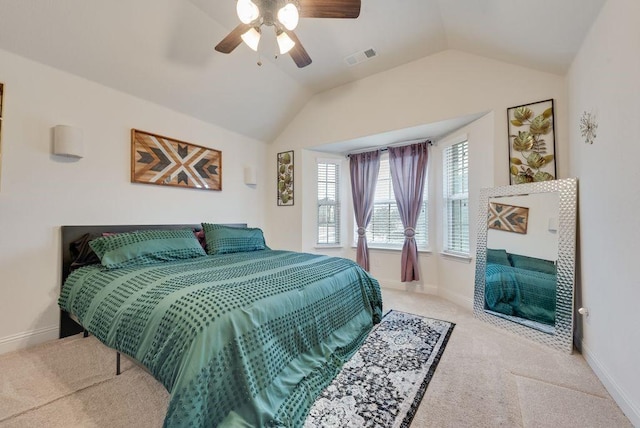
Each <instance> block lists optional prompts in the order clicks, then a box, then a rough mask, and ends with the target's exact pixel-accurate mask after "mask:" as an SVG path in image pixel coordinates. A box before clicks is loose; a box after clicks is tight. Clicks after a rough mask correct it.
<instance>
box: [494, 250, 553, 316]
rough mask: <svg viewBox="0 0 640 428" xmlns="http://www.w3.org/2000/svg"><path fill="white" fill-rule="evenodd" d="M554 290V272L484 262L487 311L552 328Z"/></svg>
mask: <svg viewBox="0 0 640 428" xmlns="http://www.w3.org/2000/svg"><path fill="white" fill-rule="evenodd" d="M554 269H555V267H554ZM556 288H557V276H556V274H555V272H552V271H550V270H547V271H540V270H533V269H531V268H529V269H525V268H521V267H516V266H511V265H506V264H500V263H492V262H490V261H489V259H488V260H487V267H486V278H485V304H486V309H489V310H491V311H494V312H497V313H499V314H505V315H510V316H515V317H518V318H524V319H527V320H531V321H535V322H539V323H542V324H546V325H550V326H553V325H554V324H555V319H556Z"/></svg>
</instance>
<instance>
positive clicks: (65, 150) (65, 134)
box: [53, 125, 84, 159]
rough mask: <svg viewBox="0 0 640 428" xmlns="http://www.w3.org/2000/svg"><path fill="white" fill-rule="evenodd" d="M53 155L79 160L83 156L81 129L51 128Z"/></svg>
mask: <svg viewBox="0 0 640 428" xmlns="http://www.w3.org/2000/svg"><path fill="white" fill-rule="evenodd" d="M53 154H54V155H58V156H65V157H68V158H76V159H81V158H82V157H83V156H84V143H83V141H82V129H80V128H76V127H73V126H69V125H56V127H55V128H53Z"/></svg>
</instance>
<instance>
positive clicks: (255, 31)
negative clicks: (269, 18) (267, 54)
mask: <svg viewBox="0 0 640 428" xmlns="http://www.w3.org/2000/svg"><path fill="white" fill-rule="evenodd" d="M260 36H261V34H260V29H259V28H256V27H251V28H249V30H248V31H247V32H245V33H244V34H243V35H242V36H240V37H241V38H242V41H243V42H245V43H246V44H247V46H249V47H250V48H251V49H253V50H254V51H257V50H258V44H259V43H260Z"/></svg>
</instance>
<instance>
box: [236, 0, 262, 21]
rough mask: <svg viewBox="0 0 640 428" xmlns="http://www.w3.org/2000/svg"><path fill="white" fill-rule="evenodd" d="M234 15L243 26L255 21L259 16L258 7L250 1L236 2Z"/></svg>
mask: <svg viewBox="0 0 640 428" xmlns="http://www.w3.org/2000/svg"><path fill="white" fill-rule="evenodd" d="M236 13H237V14H238V18H240V21H242V23H243V24H248V23H250V22H252V21H255V20H256V19H258V17H259V16H260V10H259V9H258V6H256V4H255V3H254V2H252V1H251V0H238V3H237V4H236Z"/></svg>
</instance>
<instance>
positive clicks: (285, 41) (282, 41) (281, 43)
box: [276, 31, 296, 55]
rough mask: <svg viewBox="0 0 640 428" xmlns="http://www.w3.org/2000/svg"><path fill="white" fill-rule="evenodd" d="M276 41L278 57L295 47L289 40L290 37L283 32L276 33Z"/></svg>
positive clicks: (294, 43)
mask: <svg viewBox="0 0 640 428" xmlns="http://www.w3.org/2000/svg"><path fill="white" fill-rule="evenodd" d="M276 40H277V41H278V48H280V55H284V54H286V53H287V52H289V51H290V50H291V49H292V48H293V47H294V46H295V45H296V42H294V41H293V40H291V37H289V35H288V34H287V33H285V32H284V31H281V32H280V33H278V36H277V37H276Z"/></svg>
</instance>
